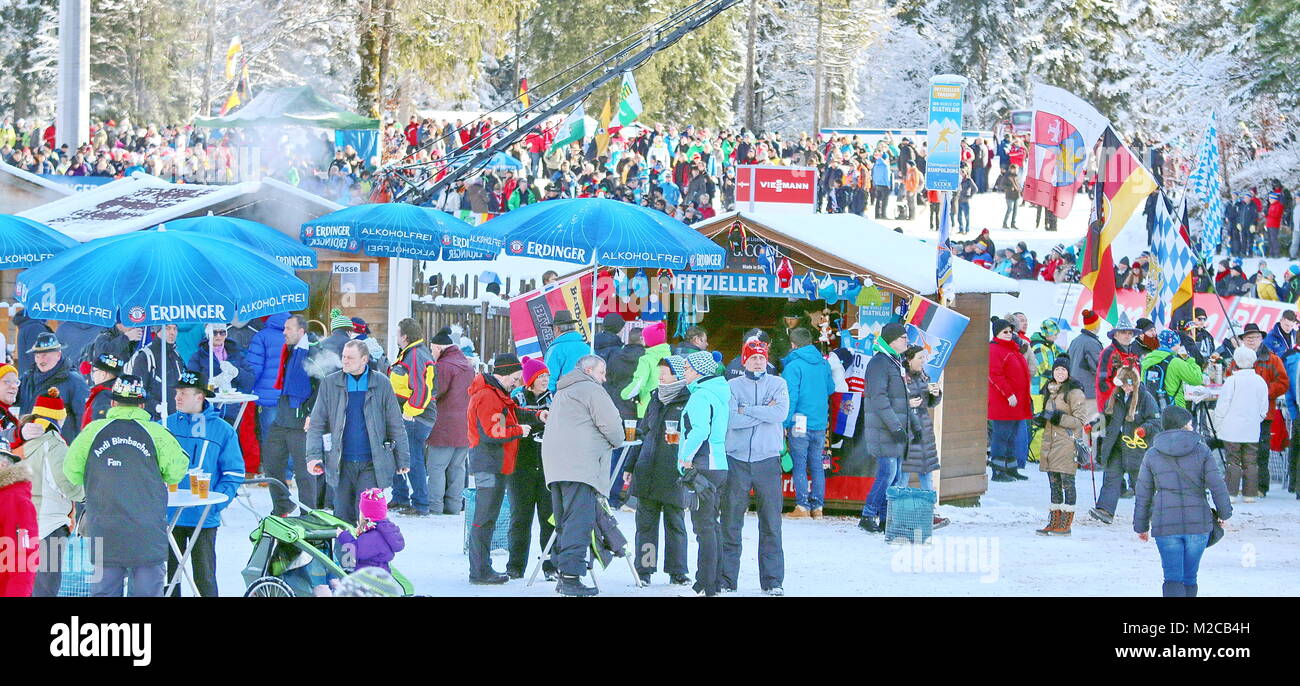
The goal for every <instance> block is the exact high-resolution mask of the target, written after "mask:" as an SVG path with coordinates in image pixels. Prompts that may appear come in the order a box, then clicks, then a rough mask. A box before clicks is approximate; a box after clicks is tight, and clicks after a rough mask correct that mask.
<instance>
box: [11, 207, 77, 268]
mask: <svg viewBox="0 0 1300 686" xmlns="http://www.w3.org/2000/svg"><path fill="white" fill-rule="evenodd" d="M78 245H80V244H79V243H77V241H75V240H73V239H71V238H68V237H67V236H65V235H63V234H61V233H59V232H58V231H55V230H54V229H51V228H50V227H48V226H46V225H44V224H41V223H40V222H34V221H32V220H30V219H27V218H26V217H18V216H15V215H12V214H0V269H26V268H28V267H32V266H35V265H37V264H40V263H41V262H44V261H45V260H48V259H50V258H51V257H54V256H55V255H57V254H59V253H61V252H63V251H64V250H68V249H70V248H75V247H77V246H78Z"/></svg>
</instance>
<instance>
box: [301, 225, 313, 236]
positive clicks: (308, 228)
mask: <svg viewBox="0 0 1300 686" xmlns="http://www.w3.org/2000/svg"><path fill="white" fill-rule="evenodd" d="M303 233H305V234H307V237H308V238H311V237H312V236H315V235H316V227H314V226H309V227H307V228H306V229H304V230H303Z"/></svg>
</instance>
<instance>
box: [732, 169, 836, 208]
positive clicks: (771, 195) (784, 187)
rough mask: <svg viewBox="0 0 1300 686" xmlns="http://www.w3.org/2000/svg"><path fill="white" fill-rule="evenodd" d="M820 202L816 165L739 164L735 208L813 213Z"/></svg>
mask: <svg viewBox="0 0 1300 686" xmlns="http://www.w3.org/2000/svg"><path fill="white" fill-rule="evenodd" d="M816 204H817V169H816V168H814V167H774V166H767V165H758V164H742V165H739V166H737V167H736V209H738V210H747V211H749V212H782V213H786V214H812V213H813V209H814V207H815V205H816Z"/></svg>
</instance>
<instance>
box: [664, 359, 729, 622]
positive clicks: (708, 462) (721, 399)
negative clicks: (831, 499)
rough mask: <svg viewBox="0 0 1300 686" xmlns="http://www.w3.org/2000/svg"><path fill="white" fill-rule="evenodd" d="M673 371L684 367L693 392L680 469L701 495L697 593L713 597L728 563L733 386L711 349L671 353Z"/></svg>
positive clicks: (696, 518) (694, 522) (696, 512)
mask: <svg viewBox="0 0 1300 686" xmlns="http://www.w3.org/2000/svg"><path fill="white" fill-rule="evenodd" d="M666 359H667V360H668V363H669V365H670V366H673V371H674V373H676V372H677V371H678V366H680V369H681V372H682V376H683V378H685V379H686V381H687V386H686V390H687V391H688V392H689V393H690V394H691V397H690V399H689V400H687V401H686V407H685V409H683V411H682V419H681V421H682V426H681V427H680V430H681V433H682V438H681V443H679V444H678V448H677V469H678V471H680V472H682V474H683V479H682V483H684V484H686V485H687V488H689V489H690V491H691V492H692V493H694V494H695V499H696V505H695V507H693V508H691V528H692V529H693V530H694V531H695V541H696V543H697V544H698V548H699V556H698V558H697V559H696V565H695V566H696V571H695V586H694V587H693V589H692V590H693V591H694V592H695V593H696V594H697V595H705V596H713V595H717V594H718V591H719V590H720V585H721V584H720V578H719V576H718V567H719V565H720V564H721V562H722V548H721V546H720V543H719V535H720V532H721V530H722V525H721V522H720V517H721V512H722V510H721V506H722V488H723V486H725V485H726V483H727V420H728V417H729V416H730V412H731V386H729V385H727V380H726V379H725V378H724V377H722V376H721V375H719V374H718V371H719V365H718V362H719V359H718V358H717V357H714V354H713V353H710V352H708V351H706V350H701V351H699V352H694V353H691V354H690V355H687V356H686V357H685V358H682V357H679V356H676V355H673V356H670V357H668V358H666Z"/></svg>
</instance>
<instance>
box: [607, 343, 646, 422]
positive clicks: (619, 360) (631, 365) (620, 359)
mask: <svg viewBox="0 0 1300 686" xmlns="http://www.w3.org/2000/svg"><path fill="white" fill-rule="evenodd" d="M642 355H645V335H644V334H643V333H641V329H632V330H631V331H628V332H627V345H624V346H622V347H620V348H619V349H618V350H615V351H614V352H612V353H610V355H609V359H608V360H607V367H606V372H605V374H606V382H605V390H607V391H609V397H611V398H613V399H614V405H615V406H616V407H618V413H619V414H620V415H622V416H623V419H636V418H637V416H636V399H635V398H633V399H630V400H624V399H623V398H621V397H620V396H619V392H620V391H622V390H623V389H624V388H627V386H628V384H630V383H632V377H633V376H635V375H636V366H637V362H638V361H640V359H641V356H642Z"/></svg>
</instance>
